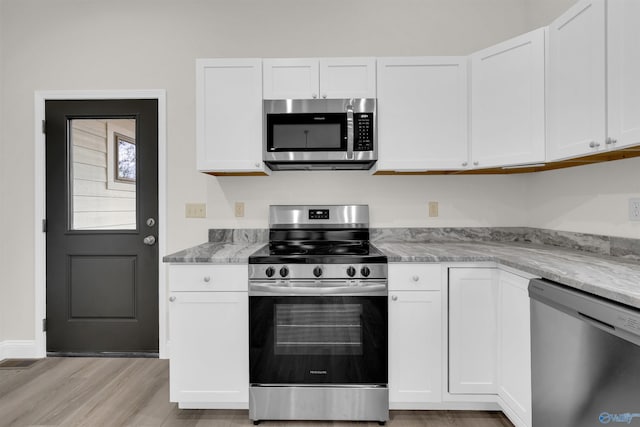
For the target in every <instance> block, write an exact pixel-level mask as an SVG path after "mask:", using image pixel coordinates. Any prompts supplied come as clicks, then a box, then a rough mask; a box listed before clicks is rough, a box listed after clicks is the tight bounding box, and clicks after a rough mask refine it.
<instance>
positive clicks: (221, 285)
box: [169, 264, 249, 292]
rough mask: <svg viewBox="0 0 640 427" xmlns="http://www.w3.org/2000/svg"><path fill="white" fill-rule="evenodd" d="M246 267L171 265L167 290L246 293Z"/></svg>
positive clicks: (243, 265)
mask: <svg viewBox="0 0 640 427" xmlns="http://www.w3.org/2000/svg"><path fill="white" fill-rule="evenodd" d="M248 271H249V270H248V267H247V265H246V264H233V265H212V264H204V265H194V264H189V265H171V266H170V267H169V289H170V290H171V291H173V292H176V291H177V292H180V291H247V290H248Z"/></svg>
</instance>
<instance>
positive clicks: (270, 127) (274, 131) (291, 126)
mask: <svg viewBox="0 0 640 427" xmlns="http://www.w3.org/2000/svg"><path fill="white" fill-rule="evenodd" d="M346 129H347V118H346V114H343V113H322V114H311V113H303V114H269V115H267V150H268V151H346V150H347V130H346Z"/></svg>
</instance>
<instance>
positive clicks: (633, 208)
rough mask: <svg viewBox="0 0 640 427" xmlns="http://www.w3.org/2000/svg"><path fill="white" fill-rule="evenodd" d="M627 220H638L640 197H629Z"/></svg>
mask: <svg viewBox="0 0 640 427" xmlns="http://www.w3.org/2000/svg"><path fill="white" fill-rule="evenodd" d="M629 221H640V197H634V198H631V199H629Z"/></svg>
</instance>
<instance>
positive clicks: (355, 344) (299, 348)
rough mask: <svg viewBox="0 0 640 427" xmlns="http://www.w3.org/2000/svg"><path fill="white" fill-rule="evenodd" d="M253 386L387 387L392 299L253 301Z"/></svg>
mask: <svg viewBox="0 0 640 427" xmlns="http://www.w3.org/2000/svg"><path fill="white" fill-rule="evenodd" d="M249 306H250V308H249V313H250V314H249V320H250V328H251V330H250V335H249V336H250V339H249V341H250V343H249V344H250V354H249V359H250V381H251V383H252V384H326V383H332V384H386V383H387V298H386V297H383V296H376V297H373V296H370V297H364V296H358V297H344V296H341V297H338V296H336V297H329V296H322V297H320V296H305V297H280V296H277V297H275V296H273V297H272V296H251V297H249Z"/></svg>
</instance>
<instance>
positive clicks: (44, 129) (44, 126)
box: [42, 120, 47, 134]
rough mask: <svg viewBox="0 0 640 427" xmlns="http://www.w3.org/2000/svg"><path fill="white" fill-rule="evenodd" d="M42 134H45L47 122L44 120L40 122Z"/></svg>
mask: <svg viewBox="0 0 640 427" xmlns="http://www.w3.org/2000/svg"><path fill="white" fill-rule="evenodd" d="M42 133H44V134H46V133H47V121H46V120H43V121H42Z"/></svg>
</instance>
